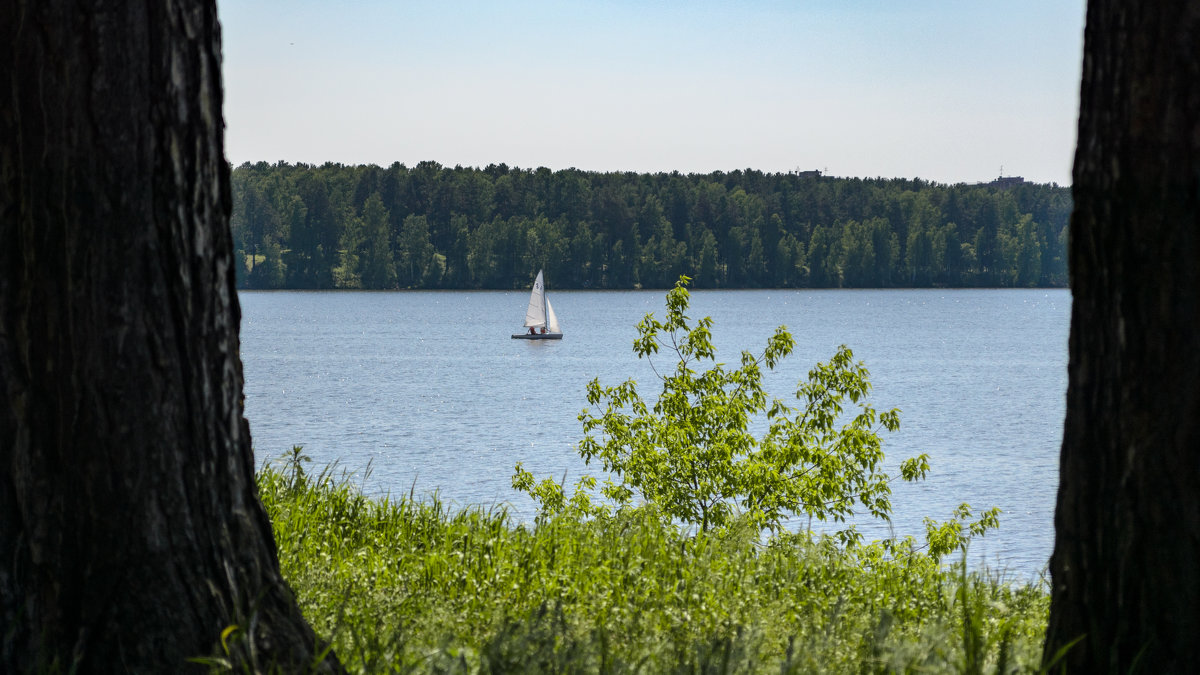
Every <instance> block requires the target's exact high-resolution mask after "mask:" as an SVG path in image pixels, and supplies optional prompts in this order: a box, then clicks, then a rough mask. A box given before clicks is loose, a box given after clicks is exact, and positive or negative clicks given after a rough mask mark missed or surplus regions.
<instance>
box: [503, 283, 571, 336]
mask: <svg viewBox="0 0 1200 675" xmlns="http://www.w3.org/2000/svg"><path fill="white" fill-rule="evenodd" d="M525 327H526V328H528V329H529V332H527V333H517V334H514V335H513V339H516V340H561V339H562V329H560V328H559V327H558V317H557V316H555V315H554V308H553V307H551V306H550V298H547V297H546V286H545V285H544V284H543V283H542V271H541V270H538V273H537V278H536V279H534V280H533V290H532V291H530V293H529V307H528V308H527V309H526V310H525Z"/></svg>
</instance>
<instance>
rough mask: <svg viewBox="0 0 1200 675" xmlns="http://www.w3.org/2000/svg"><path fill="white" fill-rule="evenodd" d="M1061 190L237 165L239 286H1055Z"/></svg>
mask: <svg viewBox="0 0 1200 675" xmlns="http://www.w3.org/2000/svg"><path fill="white" fill-rule="evenodd" d="M1070 212H1071V194H1070V190H1069V189H1068V188H1065V187H1059V186H1057V185H1042V184H1034V183H1024V182H1018V181H997V182H996V183H994V184H983V185H966V184H957V185H944V184H938V183H932V182H927V181H922V180H919V179H917V180H905V179H882V178H876V179H859V178H831V177H827V176H820V175H818V174H817V172H802V173H762V172H759V171H753V170H746V171H733V172H729V173H724V172H715V173H708V174H686V175H685V174H679V173H669V174H668V173H656V174H643V173H594V172H587V171H579V170H576V169H567V170H564V171H551V170H549V169H546V168H539V169H532V170H531V169H518V168H510V167H508V166H507V165H504V164H500V165H489V166H487V167H486V168H483V169H478V168H463V167H457V166H456V167H454V168H447V167H444V166H441V165H440V164H438V163H436V162H421V163H420V164H417V165H416V166H414V167H411V168H409V167H407V166H405V165H403V164H399V163H397V164H393V165H391V166H390V167H388V168H381V167H378V166H374V165H367V166H345V165H341V164H329V163H327V164H324V165H322V166H311V165H306V164H287V163H283V162H280V163H276V164H268V163H266V162H259V163H257V164H249V163H247V164H243V165H241V166H239V167H237V168H235V169H233V219H232V226H233V235H234V242H235V243H234V245H235V247H236V248H237V249H238V253H239V254H240V255H238V257H237V259H238V260H240V261H242V263H243V264H242V265H241V266H240V269H239V270H238V285H239V287H241V288H295V289H308V288H365V289H390V288H459V289H466V288H498V289H507V288H522V287H527V286H528V285H529V283H530V282H531V280H532V278H533V275H534V274H536V272H537V270H538V269H545V272H546V282H547V284H548V285H549V286H550V287H552V288H557V289H566V288H613V289H631V288H664V287H669V286H671V285H672V284H673V283H674V282H675V280H676V279H677V278H678V277H679V275H680V274H687V275H689V276H691V277H693V279H694V282H693V285H694V287H696V288H889V287H909V288H914V287H915V288H923V287H977V286H1002V287H1028V286H1066V284H1067V265H1066V253H1065V251H1066V240H1067V221H1068V216H1069V214H1070Z"/></svg>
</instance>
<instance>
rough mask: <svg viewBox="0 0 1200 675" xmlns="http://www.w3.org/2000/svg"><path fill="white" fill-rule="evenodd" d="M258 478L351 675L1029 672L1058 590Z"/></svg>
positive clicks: (814, 544)
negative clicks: (1050, 594) (529, 520)
mask: <svg viewBox="0 0 1200 675" xmlns="http://www.w3.org/2000/svg"><path fill="white" fill-rule="evenodd" d="M299 468H300V465H299V464H295V465H294V466H293V467H292V468H291V469H287V468H285V469H282V470H280V469H274V468H267V469H264V470H263V471H262V472H261V473H260V474H259V476H258V480H259V489H260V492H261V496H262V500H263V503H264V505H265V506H266V508H267V512H268V513H269V515H270V517H271V520H272V522H273V524H274V529H275V537H276V541H277V544H278V547H279V556H280V563H281V565H282V568H283V573H284V576H285V577H286V578H287V580H288V582H289V583H290V584H291V586H292V588H293V590H294V591H295V592H296V594H297V596H298V597H299V601H300V605H301V608H302V609H303V611H304V614H305V616H306V617H307V618H308V620H309V621H310V622H311V623H312V624H313V627H314V628H315V629H316V631H317V632H318V634H320V635H323V636H326V637H330V638H332V640H333V643H334V649H335V650H336V651H337V653H338V655H339V656H340V658H341V659H342V661H343V663H345V664H346V665H347V667H348V668H349V669H350V670H351V671H352V672H364V673H382V672H393V671H398V672H410V671H415V672H514V673H515V672H635V671H636V672H646V673H659V672H715V673H724V672H739V673H742V672H764V673H779V672H798V673H808V672H811V673H864V672H865V673H875V672H916V671H919V672H932V673H937V672H954V673H958V672H963V673H983V672H987V673H992V672H1012V671H1011V669H1015V668H1019V670H1020V672H1026V671H1030V670H1033V669H1034V666H1035V665H1036V664H1037V663H1038V660H1039V658H1040V650H1041V642H1042V636H1043V632H1044V630H1045V622H1046V613H1047V607H1048V598H1047V594H1046V592H1045V589H1044V588H1042V587H1040V586H1028V585H1013V584H1008V583H1003V582H1002V581H1001V580H1000V579H998V578H995V577H990V576H986V575H981V574H976V573H970V574H965V575H964V574H963V572H962V570H961V568H960V567H953V568H949V569H947V568H944V567H939V566H938V564H937V563H936V562H935V561H934V560H933V559H932V558H930V557H929V556H926V555H921V554H913V555H901V556H892V555H890V554H888V553H887V552H886V551H884V550H883V549H882V548H881V547H879V546H870V545H860V546H855V547H851V548H849V549H846V548H843V547H842V546H841V545H839V544H838V543H836V541H835V540H833V539H831V538H821V537H810V536H807V535H787V534H781V535H777V536H775V537H773V538H771V539H770V540H769V541H767V542H765V543H763V542H761V541H760V540H759V537H758V536H757V535H756V533H755V532H756V530H755V528H754V527H753V526H750V527H747V526H745V525H744V524H743V522H742V521H740V520H739V519H736V518H735V519H733V520H732V521H731V522H730V523H729V525H728V527H725V528H721V529H719V530H711V531H709V532H701V533H696V534H693V535H688V534H684V533H682V532H681V531H680V529H679V528H677V527H674V526H672V525H670V524H669V523H668V522H666V521H665V520H664V519H663V518H662V517H661V515H660V514H659V513H657V512H656V511H655V510H654V509H653V508H652V507H642V508H633V509H624V510H621V511H620V512H618V513H616V514H615V515H612V516H607V517H597V518H592V519H583V518H578V517H575V516H572V515H570V514H565V513H564V514H561V515H558V516H553V517H547V518H543V519H540V520H539V521H538V522H537V523H534V524H518V523H515V522H513V521H512V520H511V519H510V517H509V516H508V515H507V512H506V511H505V510H504V509H502V508H494V509H489V510H485V509H481V508H477V507H472V508H465V509H461V510H454V509H450V508H448V507H447V506H446V505H444V504H442V503H441V502H439V501H438V500H437V499H436V498H430V499H426V500H414V499H413V498H412V496H403V497H399V498H390V499H371V498H369V497H366V496H364V495H363V494H362V493H361V492H360V491H359V490H358V489H357V488H356V487H355V486H354V485H352V484H350V483H349V482H347V481H346V480H345V479H335V478H334V477H333V476H332V475H331V473H330V472H328V471H327V472H325V473H322V474H320V475H319V476H316V477H308V476H305V475H304V474H303V472H302V471H299V470H298V469H299Z"/></svg>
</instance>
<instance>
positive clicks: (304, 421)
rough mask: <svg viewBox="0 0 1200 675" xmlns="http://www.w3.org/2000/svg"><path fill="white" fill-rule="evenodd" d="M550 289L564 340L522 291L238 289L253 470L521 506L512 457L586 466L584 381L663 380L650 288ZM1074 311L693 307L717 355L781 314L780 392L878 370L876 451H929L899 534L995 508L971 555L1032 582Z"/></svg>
mask: <svg viewBox="0 0 1200 675" xmlns="http://www.w3.org/2000/svg"><path fill="white" fill-rule="evenodd" d="M550 295H551V297H552V299H553V302H554V307H555V310H556V312H557V313H558V315H559V318H560V321H561V323H562V327H563V332H564V333H565V337H564V339H563V340H562V341H561V342H558V341H553V342H551V341H545V342H540V341H527V340H512V339H510V337H509V335H510V334H512V333H514V332H517V331H520V330H522V329H521V326H520V323H521V321H522V320H523V317H524V312H525V305H526V303H527V302H528V293H527V292H516V291H513V292H501V291H480V292H460V291H455V292H416V291H410V292H391V293H354V292H344V291H343V292H325V293H322V292H242V293H241V294H240V296H239V298H240V300H241V304H242V312H243V319H242V359H243V361H244V364H245V376H246V416H247V417H248V418H249V420H250V428H251V433H252V435H253V437H254V445H255V454H256V457H257V459H258V461H259V463H260V464H261V463H262V462H264V461H270V460H271V459H272V458H277V457H279V456H280V455H281V454H282V453H283V452H284V451H286V450H287V449H289V448H290V447H291V446H292V445H295V444H301V445H303V446H304V448H305V451H306V452H307V453H308V454H309V455H311V456H312V457H313V459H314V463H315V464H316V465H317V466H323V465H325V464H328V463H330V462H335V461H336V462H337V463H338V464H339V465H340V466H341V467H343V468H345V469H347V470H349V471H352V472H355V473H360V474H361V473H362V472H363V471H364V469H366V467H367V466H368V463H369V464H370V466H371V469H372V472H371V474H370V476H369V477H368V478H367V479H366V480H365V482H364V487H365V489H366V490H367V491H368V492H370V493H373V494H383V493H387V492H392V493H400V492H408V491H409V490H410V489H415V491H416V493H417V494H418V495H421V494H428V493H432V492H434V491H436V492H438V493H439V494H440V496H441V497H442V498H443V499H445V500H448V501H451V502H454V503H456V504H458V505H469V504H480V505H494V504H508V505H510V506H511V508H512V509H513V510H514V511H515V512H516V514H517V516H518V517H519V518H521V519H529V518H531V517H532V515H533V513H534V509H533V504H532V503H531V502H530V501H529V500H527V499H526V498H525V497H524V496H523V495H520V494H518V493H516V492H514V491H513V490H512V488H511V486H510V480H511V476H512V470H513V466H514V464H516V462H518V461H520V462H523V463H524V464H525V466H526V467H527V468H529V469H530V470H531V471H533V473H534V474H535V475H537V476H539V477H540V476H544V475H553V476H555V477H562V476H563V475H564V474H566V476H567V478H568V480H569V481H572V482H573V480H574V478H575V477H577V476H578V475H579V474H580V473H582V472H584V471H585V470H586V467H585V466H584V465H583V462H582V460H580V459H579V457H578V455H577V454H576V452H575V449H574V446H575V443H576V442H577V441H578V440H579V437H580V436H581V427H580V424H579V422H578V420H577V419H576V417H577V415H578V414H579V412H580V410H581V409H582V408H583V407H584V405H585V404H586V400H585V386H586V384H587V382H588V381H590V380H591V379H592V378H595V377H598V378H600V380H601V382H602V383H605V384H616V383H618V382H620V381H623V380H625V379H626V378H630V377H632V378H635V379H637V380H638V382H639V383H640V385H641V386H640V388H639V389H640V391H641V392H642V394H643V396H646V397H652V396H654V395H656V394H657V392H658V387H657V386H655V384H656V383H655V381H654V375H653V372H652V371H651V370H650V367H649V365H648V364H647V363H646V361H644V360H642V361H640V360H638V359H637V357H636V356H635V355H634V354H633V351H632V349H631V347H632V342H633V339H634V337H635V335H636V332H635V330H634V324H635V323H636V322H637V321H638V320H640V319H641V317H642V316H644V315H645V314H646V313H647V312H654V313H656V314H657V315H658V316H660V317H661V316H662V314H663V295H664V292H663V291H627V292H625V291H623V292H612V291H608V292H598V291H566V292H554V291H553V289H551V292H550ZM1070 303H1071V296H1070V293H1069V291H1066V290H951V291H946V290H921V291H914V290H892V291H778V290H772V291H696V292H694V293H693V294H692V311H691V312H690V314H691V316H692V317H693V318H698V317H702V316H712V317H713V319H714V322H715V324H714V327H713V334H714V338H715V342H716V344H717V348H718V357H719V358H720V360H722V361H725V362H729V363H736V362H737V359H738V355H739V352H740V351H741V350H742V349H751V350H752V351H754V352H756V353H757V352H760V351H761V349H762V347H763V345H765V343H766V339H767V338H768V337H769V336H770V335H771V333H772V332H773V331H774V329H775V327H776V326H778V325H780V324H784V325H787V327H788V328H789V329H790V330H791V331H792V333H793V335H794V336H795V338H796V343H797V348H796V352H795V353H794V354H793V355H792V356H791V357H790V358H789V359H787V360H786V361H784V363H783V365H782V368H780V369H779V370H777V371H776V372H775V373H772V374H771V376H770V377H769V379H768V390H769V391H770V393H772V394H773V395H775V396H777V397H781V398H790V397H791V396H793V395H794V392H795V386H796V384H797V382H798V381H800V380H801V379H803V378H804V377H805V375H806V373H807V372H808V370H809V368H811V367H812V365H813V364H815V363H816V362H817V361H824V360H827V359H828V358H829V357H830V356H832V355H833V353H834V352H835V350H836V349H837V347H838V345H839V344H842V343H845V344H847V345H849V346H850V347H851V348H852V349H853V350H854V354H855V357H856V358H858V359H861V360H863V361H864V362H865V363H866V365H867V367H868V368H869V369H870V371H871V377H872V382H873V384H874V393H873V396H872V399H873V402H874V405H875V407H876V408H877V409H886V408H891V407H898V408H900V409H901V411H902V412H901V415H900V419H901V428H900V431H898V432H897V433H894V434H889V435H886V436H885V437H884V449H885V451H886V452H887V454H888V457H889V463H890V464H892V465H894V464H895V463H898V461H899V460H900V459H901V458H903V457H908V456H911V455H912V454H915V453H920V452H925V453H928V454H929V456H930V463H931V467H932V470H931V471H930V474H929V477H928V478H927V480H925V481H924V482H923V483H919V484H915V485H912V484H901V485H897V486H895V492H894V494H893V499H892V502H893V506H894V507H895V511H896V513H895V518H894V529H895V531H896V533H898V534H910V533H911V534H917V535H919V534H920V533H921V532H923V528H922V524H921V523H922V518H923V517H926V516H929V517H934V518H937V519H944V518H947V517H949V515H950V513H951V511H952V510H953V509H954V507H955V506H957V505H958V504H959V503H961V502H964V501H965V502H969V503H970V504H971V505H972V506H975V507H980V508H985V507H991V506H999V507H1000V508H1001V509H1002V510H1003V511H1004V513H1003V514H1002V515H1001V525H1000V529H999V531H997V532H995V533H992V534H989V535H988V536H987V537H986V538H985V539H983V540H982V541H980V542H977V543H976V544H974V545H973V546H972V548H971V558H972V560H973V561H983V562H986V563H987V564H988V565H989V566H991V567H993V568H998V569H1001V570H1006V571H1008V572H1010V573H1012V574H1014V575H1020V576H1025V577H1027V576H1031V575H1035V574H1037V573H1039V572H1040V571H1041V570H1042V569H1043V568H1044V567H1045V564H1046V561H1047V559H1048V558H1049V555H1050V551H1051V547H1052V543H1053V510H1054V497H1055V490H1056V489H1057V486H1058V450H1059V443H1060V440H1061V434H1062V423H1063V414H1064V401H1065V393H1066V365H1067V333H1068V323H1069V314H1070ZM656 363H657V364H658V365H659V366H660V367H668V368H669V367H670V366H672V365H673V363H672V362H670V361H669V360H668V359H667V358H666V357H665V356H662V357H659V359H658V361H657V362H656ZM862 529H863V530H864V531H866V532H867V533H868V537H869V538H876V537H879V536H886V534H887V531H886V529H882V530H881V529H879V528H878V527H875V526H870V525H867V524H864V525H863V526H862Z"/></svg>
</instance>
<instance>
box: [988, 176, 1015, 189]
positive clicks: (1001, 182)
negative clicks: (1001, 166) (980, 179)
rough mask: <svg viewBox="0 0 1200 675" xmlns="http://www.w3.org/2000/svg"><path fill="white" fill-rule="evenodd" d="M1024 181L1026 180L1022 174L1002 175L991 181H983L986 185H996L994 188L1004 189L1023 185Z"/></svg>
mask: <svg viewBox="0 0 1200 675" xmlns="http://www.w3.org/2000/svg"><path fill="white" fill-rule="evenodd" d="M1024 182H1025V179H1024V178H1023V177H1021V176H1003V175H1002V176H999V177H998V178H996V180H994V181H992V182H990V183H983V185H985V186H986V187H994V188H1000V189H1002V190H1007V189H1008V188H1011V187H1016V186H1018V185H1021V184H1022V183H1024Z"/></svg>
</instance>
